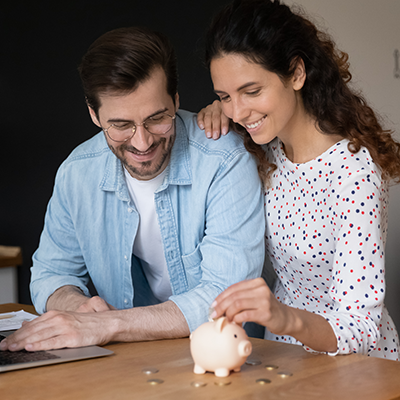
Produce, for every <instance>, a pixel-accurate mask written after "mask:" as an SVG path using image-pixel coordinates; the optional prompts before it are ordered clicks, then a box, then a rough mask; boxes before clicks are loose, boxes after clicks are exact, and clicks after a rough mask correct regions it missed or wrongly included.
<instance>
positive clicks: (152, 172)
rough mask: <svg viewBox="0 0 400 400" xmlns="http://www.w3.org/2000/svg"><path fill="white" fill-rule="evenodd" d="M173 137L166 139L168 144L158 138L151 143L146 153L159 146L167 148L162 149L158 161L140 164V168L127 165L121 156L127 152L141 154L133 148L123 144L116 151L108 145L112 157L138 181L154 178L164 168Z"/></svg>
mask: <svg viewBox="0 0 400 400" xmlns="http://www.w3.org/2000/svg"><path fill="white" fill-rule="evenodd" d="M175 136H176V134H173V135H171V136H170V137H169V138H168V142H167V139H166V138H160V140H159V141H158V142H156V143H153V144H152V145H151V146H150V148H149V149H148V150H147V151H152V150H154V149H155V148H156V147H159V146H161V147H165V146H167V147H166V148H164V149H163V153H162V155H161V157H160V158H159V159H158V160H151V161H144V162H141V163H140V167H135V166H133V165H131V164H129V163H128V161H127V159H126V157H124V156H123V154H124V153H125V152H127V151H129V152H132V153H135V154H140V153H141V152H140V151H138V150H137V149H136V148H135V147H133V146H131V145H127V144H125V143H124V144H122V145H120V146H119V147H118V150H116V149H115V148H114V147H112V146H111V145H110V144H109V147H110V149H111V151H112V152H113V153H114V155H115V156H116V157H117V158H118V159H119V160H120V161H121V162H122V164H123V165H124V167H125V168H126V169H127V171H128V172H129V173H130V174H131V175H132V176H133V177H135V176H136V177H138V178H139V179H140V178H143V179H146V178H147V177H155V176H157V175H158V174H159V173H160V172H161V168H162V167H163V166H164V163H165V161H166V160H167V159H168V158H169V156H170V155H171V150H172V146H173V145H174V142H175Z"/></svg>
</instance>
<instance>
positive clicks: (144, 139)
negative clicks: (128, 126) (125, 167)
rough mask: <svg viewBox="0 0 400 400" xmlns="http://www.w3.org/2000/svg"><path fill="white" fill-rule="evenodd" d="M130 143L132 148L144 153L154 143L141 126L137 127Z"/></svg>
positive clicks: (149, 134) (151, 136) (150, 135)
mask: <svg viewBox="0 0 400 400" xmlns="http://www.w3.org/2000/svg"><path fill="white" fill-rule="evenodd" d="M130 141H131V145H132V146H133V147H135V148H136V149H137V150H139V151H143V152H144V151H147V150H148V149H149V148H150V146H151V145H152V144H153V143H154V137H153V135H152V134H151V133H150V132H149V131H148V130H147V129H146V128H145V127H144V126H143V125H138V126H136V132H135V134H134V135H133V136H132V138H131V139H130Z"/></svg>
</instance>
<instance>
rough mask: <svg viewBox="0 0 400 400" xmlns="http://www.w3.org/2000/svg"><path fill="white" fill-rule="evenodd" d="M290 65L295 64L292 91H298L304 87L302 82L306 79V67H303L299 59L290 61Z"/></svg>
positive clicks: (302, 62)
mask: <svg viewBox="0 0 400 400" xmlns="http://www.w3.org/2000/svg"><path fill="white" fill-rule="evenodd" d="M292 63H295V64H296V66H295V69H294V72H293V76H292V79H291V81H292V87H293V89H294V90H300V89H302V88H303V86H304V82H305V81H306V78H307V73H306V66H305V65H304V61H303V59H302V58H301V57H297V58H296V59H293V60H292Z"/></svg>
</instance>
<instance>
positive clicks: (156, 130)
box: [103, 113, 176, 142]
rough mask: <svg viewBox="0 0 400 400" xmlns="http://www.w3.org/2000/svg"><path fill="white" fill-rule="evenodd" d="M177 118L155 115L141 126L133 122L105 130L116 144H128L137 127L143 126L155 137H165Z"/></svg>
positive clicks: (118, 124) (117, 124)
mask: <svg viewBox="0 0 400 400" xmlns="http://www.w3.org/2000/svg"><path fill="white" fill-rule="evenodd" d="M175 118H176V115H173V116H172V115H169V114H166V113H163V114H158V115H155V116H154V117H149V118H147V119H146V120H145V121H143V122H142V123H141V124H135V123H133V122H121V123H116V124H112V125H110V126H109V127H108V128H106V129H103V130H104V132H105V133H106V134H107V136H108V137H109V138H110V139H111V140H113V141H114V142H126V141H127V140H129V139H131V138H132V137H133V136H134V134H135V133H136V129H137V127H138V126H141V125H143V126H144V127H145V128H146V130H147V131H148V132H150V133H151V134H153V135H164V134H165V133H167V132H168V131H169V130H170V129H171V128H172V125H173V123H174V119H175Z"/></svg>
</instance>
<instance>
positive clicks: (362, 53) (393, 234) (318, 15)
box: [282, 0, 400, 330]
mask: <svg viewBox="0 0 400 400" xmlns="http://www.w3.org/2000/svg"><path fill="white" fill-rule="evenodd" d="M282 2H283V3H285V4H287V5H289V6H292V5H293V4H296V5H300V6H301V7H302V8H303V9H304V10H305V11H306V12H307V14H308V15H311V17H312V18H313V20H314V22H316V23H317V24H318V26H319V27H322V28H323V29H324V30H326V31H328V33H330V34H331V35H332V36H333V38H334V39H335V41H336V43H337V44H338V47H339V49H341V50H343V51H345V52H346V53H348V54H349V56H350V58H349V61H350V65H351V69H350V70H351V72H352V75H353V81H354V85H355V86H356V87H357V88H358V89H361V90H362V92H363V94H364V96H365V97H366V98H367V100H369V103H370V105H371V106H372V107H373V108H374V109H375V110H376V111H378V112H379V113H380V114H381V115H382V116H383V117H384V118H385V126H386V127H388V128H391V129H394V130H395V131H396V138H397V139H398V140H400V71H397V72H398V73H397V74H396V73H395V66H396V63H395V55H394V52H395V50H396V49H397V50H398V51H399V52H400V0H283V1H282ZM399 58H400V55H399ZM399 64H400V59H399ZM396 75H398V77H396ZM386 281H387V293H386V305H387V307H388V309H389V313H390V314H391V316H392V318H393V320H394V321H395V323H396V326H397V328H398V330H400V185H397V186H393V187H392V188H391V189H390V209H389V233H388V241H387V244H386Z"/></svg>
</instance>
